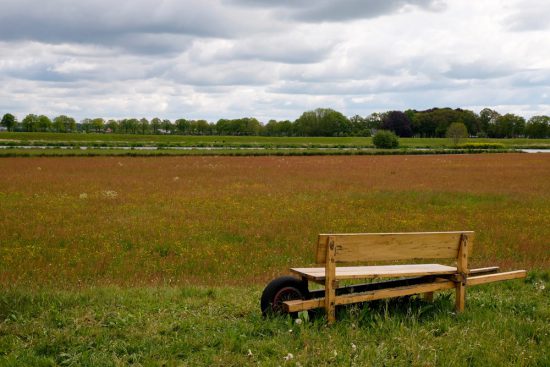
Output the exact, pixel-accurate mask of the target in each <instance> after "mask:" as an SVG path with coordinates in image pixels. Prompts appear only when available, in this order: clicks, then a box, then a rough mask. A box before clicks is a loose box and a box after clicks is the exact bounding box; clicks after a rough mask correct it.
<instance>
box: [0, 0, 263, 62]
mask: <svg viewBox="0 0 550 367" xmlns="http://www.w3.org/2000/svg"><path fill="white" fill-rule="evenodd" d="M247 15H249V14H248V12H247V11H246V10H239V11H235V10H233V9H230V8H223V7H221V6H220V5H219V3H218V2H217V1H211V2H203V1H200V0H187V1H177V0H165V1H162V2H156V1H147V0H121V1H115V2H113V1H110V0H95V1H73V0H49V1H33V0H3V1H2V11H1V12H0V40H4V41H17V40H32V41H39V42H44V43H52V44H58V43H85V44H100V45H104V46H110V47H121V48H124V49H127V50H129V51H137V52H139V53H156V52H172V51H182V50H185V49H186V48H187V47H188V46H189V43H190V40H191V38H190V37H195V38H196V37H216V38H232V37H236V36H238V35H241V34H243V33H245V32H250V31H258V30H261V29H263V27H264V26H263V25H262V22H261V21H262V19H261V17H260V16H257V17H251V18H249V19H248V20H247V21H246V22H243V21H242V20H241V19H240V17H241V16H247Z"/></svg>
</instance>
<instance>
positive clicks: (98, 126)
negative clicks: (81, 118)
mask: <svg viewBox="0 0 550 367" xmlns="http://www.w3.org/2000/svg"><path fill="white" fill-rule="evenodd" d="M91 124H92V126H91V128H92V130H94V131H95V132H96V133H99V132H103V128H104V127H105V120H103V119H102V118H101V117H98V118H95V119H93V120H92V121H91Z"/></svg>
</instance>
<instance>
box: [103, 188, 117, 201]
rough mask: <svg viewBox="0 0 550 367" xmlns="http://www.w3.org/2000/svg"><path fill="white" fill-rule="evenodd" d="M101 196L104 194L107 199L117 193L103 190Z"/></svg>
mask: <svg viewBox="0 0 550 367" xmlns="http://www.w3.org/2000/svg"><path fill="white" fill-rule="evenodd" d="M102 194H103V196H105V197H106V198H107V199H114V198H116V197H117V196H118V193H117V192H116V191H114V190H105V191H103V192H102Z"/></svg>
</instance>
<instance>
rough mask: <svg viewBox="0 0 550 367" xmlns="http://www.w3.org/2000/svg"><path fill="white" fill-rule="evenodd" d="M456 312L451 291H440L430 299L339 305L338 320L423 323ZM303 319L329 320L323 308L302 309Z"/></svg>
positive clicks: (403, 299)
mask: <svg viewBox="0 0 550 367" xmlns="http://www.w3.org/2000/svg"><path fill="white" fill-rule="evenodd" d="M453 312H454V299H453V298H452V296H451V293H450V292H449V293H443V292H441V293H439V294H438V295H436V297H434V300H433V301H431V302H429V301H426V300H424V299H423V298H422V297H420V296H419V295H411V296H404V297H396V298H389V299H381V300H376V301H369V302H361V303H355V304H351V305H344V306H337V307H336V320H337V321H336V322H337V323H338V322H351V323H356V324H359V325H370V324H372V323H376V322H380V321H383V320H389V319H395V320H407V321H413V320H414V321H415V322H420V323H422V322H424V321H429V320H432V319H434V318H436V317H438V315H441V314H449V313H453ZM299 317H300V318H303V319H305V321H310V322H315V323H317V322H321V323H324V322H326V314H325V310H324V309H323V308H318V309H315V310H310V311H307V312H302V313H300V314H299Z"/></svg>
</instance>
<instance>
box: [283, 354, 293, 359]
mask: <svg viewBox="0 0 550 367" xmlns="http://www.w3.org/2000/svg"><path fill="white" fill-rule="evenodd" d="M293 358H294V354H292V353H288V354H287V355H286V356H284V357H283V359H284V360H285V361H290V360H291V359H293Z"/></svg>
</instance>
